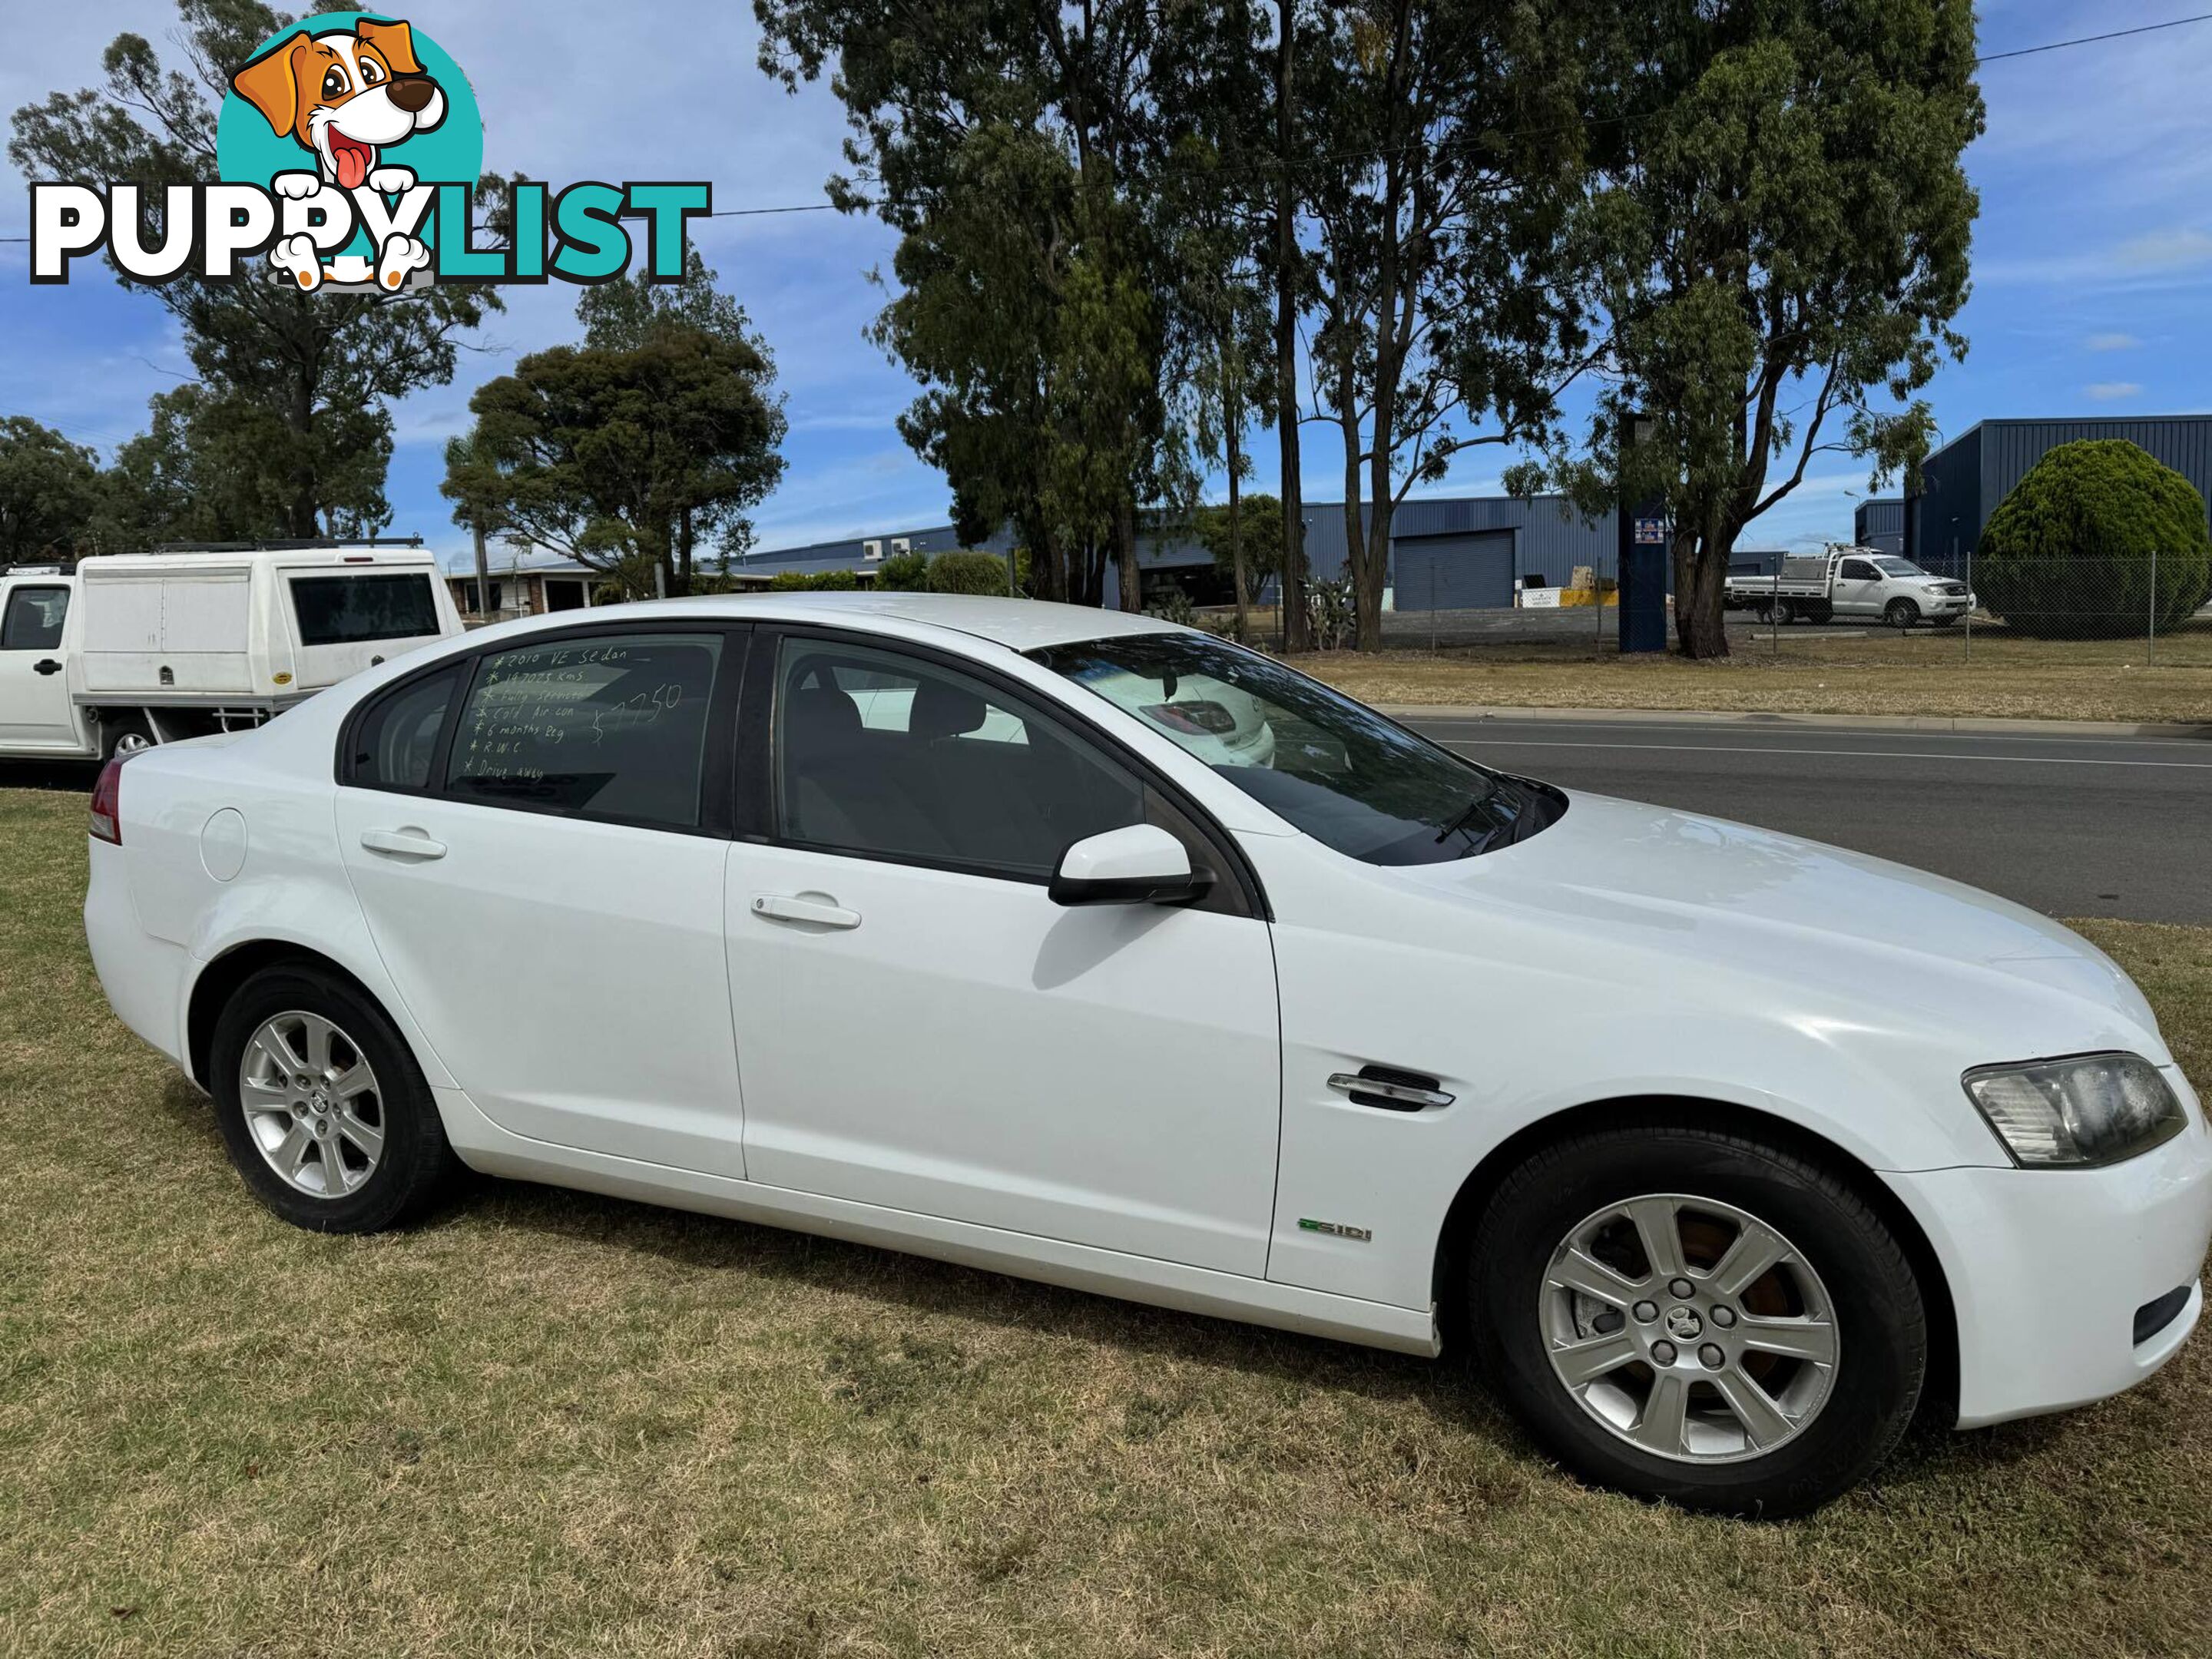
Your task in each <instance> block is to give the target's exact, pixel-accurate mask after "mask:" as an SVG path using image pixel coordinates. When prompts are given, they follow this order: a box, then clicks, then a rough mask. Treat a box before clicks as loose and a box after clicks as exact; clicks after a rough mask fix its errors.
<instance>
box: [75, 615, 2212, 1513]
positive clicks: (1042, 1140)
mask: <svg viewBox="0 0 2212 1659" xmlns="http://www.w3.org/2000/svg"><path fill="white" fill-rule="evenodd" d="M1232 703H1233V704H1234V705H1235V707H1233V708H1232V707H1230V706H1229V705H1231V704H1232ZM864 706H865V707H866V709H867V710H868V711H869V712H868V717H867V718H866V719H863V717H862V713H861V711H862V708H863V707H864ZM1255 711H1256V717H1257V718H1259V719H1261V720H1264V721H1265V723H1266V725H1267V728H1268V738H1267V741H1266V742H1265V743H1264V744H1263V743H1260V742H1257V741H1250V740H1248V741H1246V742H1243V743H1242V744H1227V743H1225V742H1224V741H1222V738H1221V733H1223V732H1242V731H1243V728H1244V727H1245V726H1249V724H1250V723H1251V720H1252V719H1253V718H1254V717H1255ZM92 826H93V827H92V834H93V841H92V845H91V853H92V881H91V889H90V894H89V896H88V899H87V901H86V906H85V921H86V927H87V931H88V933H89V935H90V939H91V944H92V950H93V955H94V959H95V961H96V962H97V963H98V966H99V969H100V977H101V979H102V981H104V982H105V984H106V989H107V994H108V996H109V998H110V1000H112V1003H113V1004H114V1006H115V1009H116V1011H117V1012H118V1014H120V1015H121V1016H122V1018H124V1019H125V1021H126V1022H127V1023H128V1024H130V1025H131V1028H132V1029H133V1030H136V1031H137V1032H138V1033H139V1034H140V1035H141V1036H143V1037H145V1038H146V1040H147V1041H149V1042H152V1043H153V1044H155V1046H156V1047H157V1048H161V1050H162V1051H163V1052H165V1053H166V1054H169V1055H171V1056H173V1058H174V1059H175V1060H176V1062H177V1063H178V1064H179V1066H182V1067H184V1068H185V1071H186V1072H187V1073H190V1075H191V1077H192V1078H193V1079H195V1080H197V1083H198V1084H199V1085H201V1086H202V1087H203V1088H204V1089H205V1090H206V1091H208V1092H209V1093H210V1094H211V1095H212V1096H213V1097H214V1098H215V1102H216V1109H217V1112H218V1114H219V1116H220V1121H221V1123H222V1133H223V1135H224V1137H225V1139H227V1141H228V1145H229V1147H230V1152H231V1155H232V1157H233V1158H234V1160H235V1161H236V1164H237V1166H238V1169H239V1170H240V1173H241V1174H242V1175H243V1176H244V1177H245V1179H246V1184H247V1185H248V1186H249V1187H251V1188H252V1189H253V1191H254V1192H255V1194H257V1195H258V1197H259V1198H260V1199H261V1200H263V1202H264V1203H265V1204H267V1205H268V1206H270V1208H271V1209H273V1210H275V1211H276V1212H277V1213H278V1214H279V1215H281V1216H283V1217H284V1218H286V1219H288V1220H290V1221H293V1222H295V1223H297V1224H299V1225H302V1226H306V1227H313V1228H319V1229H323V1230H325V1231H364V1230H368V1229H372V1228H379V1227H385V1226H388V1225H392V1224H393V1223H395V1222H398V1221H399V1220H401V1219H403V1218H405V1217H406V1216H408V1215H409V1214H410V1212H415V1211H416V1210H417V1209H418V1208H420V1206H422V1204H423V1203H424V1202H425V1200H427V1199H428V1197H429V1196H430V1195H431V1194H432V1193H433V1192H434V1190H435V1188H437V1186H438V1185H439V1183H440V1182H441V1180H442V1179H443V1178H444V1177H445V1176H447V1173H448V1172H449V1171H450V1170H452V1169H453V1166H454V1165H455V1164H456V1163H459V1164H466V1165H468V1166H470V1167H471V1168H474V1169H477V1170H486V1171H489V1172H491V1173H493V1174H495V1175H501V1176H520V1177H525V1178H528V1179H532V1180H538V1181H544V1182H555V1183H557V1184H561V1185H564V1186H569V1187H576V1188H588V1189H591V1190H594V1191H599V1192H605V1193H617V1194H625V1195H629V1196H633V1197H639V1198H647V1199H653V1200H659V1201H661V1202H664V1203H668V1204H673V1205H679V1206H684V1207H687V1208H690V1209H696V1210H702V1211H710V1212H716V1213H720V1214H724V1215H730V1216H738V1217H743V1218H746V1219H748V1220H754V1221H762V1222H768V1223H773V1224H775V1225H783V1226H789V1227H797V1228H802V1229H806V1230H809V1231H816V1232H822V1233H829V1234H835V1235H837V1236H839V1237H845V1238H851V1239H858V1240H863V1241H866V1242H869V1243H876V1244H881V1245H887V1246H890V1247H894V1248H896V1249H906V1250H913V1251H918V1252H921V1253H922V1254H925V1255H935V1256H941V1257H945V1258H947V1259H950V1260H954V1261H965V1262H971V1263H975V1264H979V1265H982V1266H987V1267H996V1268H1000V1269H1003V1270H1005V1271H1007V1272H1010V1273H1023V1274H1027V1275H1030V1276H1031V1277H1034V1278H1037V1279H1048V1280H1052V1281H1054V1282H1056V1283H1059V1284H1063V1285H1077V1286H1081V1287H1085V1288H1087V1289H1091V1290H1096V1291H1106V1292H1109V1293H1112V1294H1115V1295H1120V1296H1126V1297H1135V1298H1138V1299H1140V1300H1144V1301H1148V1302H1154V1303H1159V1304H1166V1305H1169V1306H1172V1307H1177V1308H1184V1309H1190V1310H1197V1311H1200V1312H1204V1313H1209V1314H1218V1315H1224V1316H1231V1317H1235V1318H1241V1319H1247V1320H1252V1321H1255V1322H1260V1323H1262V1324H1268V1325H1275V1326H1280V1327H1284V1328H1290V1329H1294V1330H1301V1331H1309V1332H1316V1333H1320V1334H1326V1335H1329V1336H1334V1337H1340V1338H1344V1339H1347V1340H1353V1341H1358V1342H1366V1343H1372V1344H1375V1345H1376V1346H1383V1347H1386V1348H1395V1349H1401V1350H1404V1351H1406V1352H1413V1353H1421V1354H1427V1353H1434V1352H1437V1351H1438V1348H1439V1346H1440V1332H1448V1331H1451V1330H1454V1329H1459V1330H1463V1331H1464V1332H1465V1333H1466V1334H1468V1337H1469V1338H1470V1339H1471V1340H1472V1341H1473V1343H1474V1345H1475V1347H1476V1349H1477V1350H1478V1352H1480V1355H1481V1357H1482V1358H1483V1359H1484V1360H1485V1362H1486V1366H1487V1368H1488V1370H1489V1371H1490V1374H1491V1375H1492V1376H1493V1377H1494V1378H1495V1380H1496V1383H1497V1385H1498V1388H1499V1389H1501V1390H1502V1392H1503V1393H1504V1395H1505V1397H1506V1398H1507V1399H1508V1400H1509V1401H1510V1403H1511V1404H1512V1406H1513V1407H1515V1409H1516V1411H1517V1412H1518V1413H1519V1414H1520V1415H1521V1417H1522V1419H1524V1420H1525V1421H1526V1423H1527V1424H1528V1427H1529V1428H1530V1430H1531V1431H1533V1432H1534V1433H1535V1434H1536V1435H1537V1436H1538V1437H1540V1438H1541V1441H1542V1442H1543V1443H1544V1444H1545V1445H1546V1446H1547V1447H1548V1448H1549V1449H1551V1450H1552V1451H1553V1452H1554V1453H1555V1454H1556V1455H1558V1456H1559V1458H1560V1459H1561V1460H1563V1461H1564V1462H1565V1463H1567V1464H1568V1465H1569V1466H1571V1468H1574V1469H1576V1470H1577V1471H1579V1472H1580V1473H1582V1474H1584V1475H1586V1476H1588V1477H1590V1478H1592V1479H1595V1480H1601V1481H1605V1482H1608V1483H1611V1484H1613V1485H1615V1486H1621V1487H1625V1488H1627V1489H1630V1490H1632V1491H1636V1492H1645V1493H1654V1494H1661V1495H1663V1496H1665V1497H1668V1498H1673V1499H1674V1500H1676V1501H1678V1502H1680V1503H1684V1504H1692V1505H1697V1506H1702V1507H1710V1508H1716V1509H1723V1510H1738V1511H1753V1512H1764V1513H1767V1514H1784V1513H1790V1512H1792V1511H1796V1510H1803V1509H1806V1508H1808V1507H1810V1506H1812V1505H1814V1504H1818V1503H1820V1501H1821V1500H1823V1499H1825V1498H1828V1497H1830V1496H1832V1494H1834V1493H1835V1492H1838V1491H1840V1490H1842V1489H1843V1488H1844V1487H1845V1486H1849V1485H1850V1483H1851V1482H1853V1481H1854V1480H1857V1479H1858V1478H1859V1477H1860V1476H1861V1475H1863V1474H1864V1473H1865V1472H1866V1471H1867V1470H1868V1469H1869V1468H1871V1467H1872V1466H1873V1465H1874V1464H1875V1462H1877V1461H1878V1460H1879V1459H1880V1458H1881V1457H1882V1456H1883V1455H1884V1454H1885V1453H1886V1452H1887V1450H1888V1449H1890V1447H1891V1446H1892V1445H1893V1443H1895V1441H1896V1439H1897V1437H1898V1436H1899V1433H1900V1432H1901V1431H1902V1430H1903V1429H1904V1428H1905V1425H1906V1422H1907V1419H1909V1418H1910V1417H1911V1415H1912V1414H1913V1413H1914V1411H1915V1409H1916V1407H1921V1406H1923V1405H1925V1406H1927V1407H1929V1408H1931V1409H1932V1410H1934V1411H1936V1412H1937V1413H1941V1414H1942V1416H1943V1417H1944V1418H1945V1419H1948V1420H1949V1421H1953V1422H1955V1423H1957V1424H1959V1425H1962V1426H1970V1425H1978V1424H1985V1423H1993V1422H1996V1421H1998V1420H2000V1419H2006V1418H2013V1417H2019V1416H2022V1415H2026V1414H2028V1413H2038V1412H2049V1411H2055V1410H2057V1409H2060V1408H2062V1407H2068V1406H2074V1405H2078V1404H2081V1403H2082V1402H2084V1401H2092V1400H2096V1399H2099V1398H2100V1397H2102V1396H2104V1395H2110V1394H2112V1393H2115V1392H2117V1391H2118V1390H2119V1389H2124V1388H2126V1387H2128V1386H2129V1385H2130V1384H2131V1383H2136V1382H2138V1381H2140V1380H2141V1379H2142V1378H2143V1377H2144V1376H2148V1375H2149V1374H2150V1373H2151V1372H2152V1371H2153V1370H2156V1369H2157V1368H2158V1367H2159V1366H2160V1364H2164V1363H2165V1362H2166V1359H2167V1358H2170V1357H2171V1356H2172V1353H2173V1352H2174V1351H2175V1349H2176V1348H2177V1347H2178V1346H2179V1345H2180V1344H2181V1342H2182V1340H2184V1339H2185V1337H2186V1335H2187V1334H2188V1333H2189V1332H2190V1330H2191V1328H2192V1327H2193V1326H2194V1325H2195V1323H2196V1322H2197V1316H2198V1314H2199V1311H2200V1310H2201V1307H2202V1304H2203V1296H2202V1292H2201V1291H2200V1289H2199V1288H2198V1285H2197V1273H2198V1268H2199V1265H2200V1262H2201V1261H2202V1259H2203V1255H2204V1250H2205V1245H2206V1239H2207V1235H2208V1232H2212V1178H2209V1177H2212V1140H2208V1137H2207V1133H2206V1127H2205V1124H2204V1121H2203V1115H2202V1110H2201V1108H2200V1107H2199V1105H2198V1103H2197V1099H2196V1097H2195V1096H2194V1094H2193V1093H2192V1092H2191V1088H2190V1085H2189V1084H2188V1082H2187V1081H2186V1079H2184V1078H2183V1076H2182V1074H2181V1073H2180V1071H2179V1068H2178V1067H2177V1066H2175V1064H2174V1060H2173V1057H2172V1054H2170V1053H2169V1052H2168V1050H2167V1048H2166V1043H2165V1042H2164V1041H2163V1040H2162V1039H2161V1038H2160V1035H2159V1031H2158V1027H2157V1024H2156V1022H2155V1020H2154V1018H2153V1017H2152V1014H2151V1012H2150V1010H2149V1008H2148V1006H2146V1005H2145V1003H2144V1001H2143V999H2142V996H2141V995H2140V994H2138V993H2137V992H2136V988H2135V987H2134V986H2133V985H2131V984H2130V982H2129V981H2128V980H2127V978H2126V976H2125V975H2123V974H2122V973H2121V972H2120V971H2119V970H2118V969H2117V968H2116V967H2115V966H2114V965H2113V964H2112V962H2110V961H2109V960H2107V959H2106V957H2104V956H2102V955H2101V954H2100V953H2099V952H2098V951H2095V950H2093V949H2092V948H2091V947H2090V946H2089V945H2087V944H2085V943H2083V942H2082V941H2081V939H2077V938H2075V936H2074V935H2073V934H2071V933H2068V932H2067V931H2066V930H2064V929H2063V928H2062V927H2057V926H2055V925H2053V924H2052V923H2051V922H2049V921H2045V920H2043V919H2042V918H2040V917H2039V916H2036V915H2033V914H2031V913H2029V912H2028V911H2026V910H2023V909H2021V908H2018V907H2017V906H2015V905H2012V904H2008V903H2006V902H2002V901H2000V900H1997V899H1995V898H1991V897H1989V896H1985V895H1983V894H1980V893H1977V892H1974V891H1972V890H1969V889H1966V888H1964V887H1960V886H1958V885H1955V884H1953V883H1950V882H1948V881H1942V880H1938V879H1936V878H1931V877H1928V876H1923V875H1918V874H1916V873H1914V872H1911V871H1908V870H1905V869H1902V868H1899V866H1894V865H1890V864H1885V863H1882V862H1881V861H1879V860H1874V859H1870V858H1863V857H1860V856H1858V855H1857V854H1850V853H1845V852H1840V851H1838V850H1836V849H1834V848H1826V847H1820V846H1815V845H1812V844H1809V843H1808V842H1802V841H1795V840H1791V839H1790V838H1788V837H1786V836H1777V835H1770V834H1766V833H1765V832H1763V831H1760V830H1757V829H1747V828H1745V827H1743V826H1741V825H1739V824H1734V823H1722V822H1719V821H1717V820H1714V819H1711V818H1705V817H1694V816H1692V815H1689V814H1686V813H1682V812H1675V811H1661V810H1658V809H1656V808H1651V807H1645V806H1638V805H1632V804H1630V803H1628V802H1626V801H1620V800H1612V799H1605V798H1603V797H1601V796H1596V795H1585V794H1570V793H1566V792H1564V791H1561V790H1559V789H1554V788H1552V787H1549V786H1547V785H1545V784H1541V783H1538V782H1534V781H1529V780H1528V779H1524V778H1519V777H1514V776H1511V775H1506V774H1503V773H1498V772H1494V771H1491V770H1488V769H1485V768H1483V767H1480V766H1476V765H1474V764H1471V763H1468V762H1466V761H1463V760H1461V759H1459V758H1457V757H1455V756H1453V755H1451V754H1449V753H1447V752H1445V751H1444V750H1441V749H1439V748H1437V747H1436V746H1434V745H1432V744H1429V743H1428V742H1426V741H1425V740H1424V739H1422V738H1419V737H1417V736H1415V735H1413V733H1411V732H1407V731H1406V730H1405V729H1403V728H1402V727H1401V726H1396V725H1394V724H1392V723H1391V722H1390V721H1389V720H1385V719H1383V717H1381V716H1380V715H1377V714H1374V713H1372V712H1370V711H1369V710H1368V709H1366V708H1362V707H1361V706H1360V705H1358V704H1357V703H1355V702H1351V701H1349V700H1348V699H1346V698H1345V697H1343V696H1340V695H1338V694H1337V693H1335V692H1334V691H1331V690H1328V689H1327V688H1326V687H1323V686H1322V685H1319V684H1316V683H1315V682H1313V681H1311V680H1309V679H1306V678H1304V677H1302V676H1300V675H1299V674H1297V673H1296V672H1293V671H1291V670H1290V669H1288V668H1286V667H1285V666H1283V665H1280V664H1279V663H1276V662H1273V661H1272V660H1270V659H1267V658H1266V657H1264V656H1262V655H1260V654H1258V653H1254V652H1250V651H1247V650H1244V649H1242V648H1240V647H1236V646H1234V645H1231V644H1228V643H1225V642H1224V641H1218V640H1216V639H1213V638H1211V637H1209V636H1208V635H1205V634H1202V633H1198V632H1194V631H1193V630H1190V629H1182V628H1177V627H1174V626H1171V625H1170V624H1167V623H1158V622H1154V621H1152V620H1148V619H1145V618H1140V617H1124V616H1118V615H1112V614H1106V613H1102V612H1099V611H1090V610H1081V609H1075V608H1072V607H1066V606H1059V605H1042V604H1031V603H1026V602H1018V601H1012V600H991V599H948V598H923V597H917V596H908V595H882V596H869V595H841V596H835V597H829V596H806V597H799V598H783V597H767V598H747V599H701V600H687V601H678V602H671V603H662V604H657V605H646V606H633V607H624V608H617V609H611V610H605V611H593V612H592V613H590V614H589V615H588V616H578V615H576V614H575V613H567V614H563V615H559V616H554V617H541V618H537V619H534V620H532V621H529V622H525V623H513V624H509V625H507V626H504V627H500V628H495V629H489V630H487V631H485V632H483V633H479V634H476V635H470V636H468V637H466V638H465V639H457V640H453V641H447V642H445V643H444V644H442V645H439V646H434V647H428V648H426V649H423V650H420V651H417V652H416V653H413V654H410V655H409V656H407V657H405V658H404V659H400V660H397V661H394V662H392V663H388V664H386V665H384V666H383V667H382V668H380V669H377V670H372V671H369V672H368V673H366V674H363V675H361V676H360V677H358V678H356V679H354V680H351V681H349V682H348V683H347V684H345V685H343V686H342V687H340V688H339V689H337V690H333V691H330V692H326V693H325V694H323V695H322V696H319V697H317V698H315V699H314V700H313V701H312V702H308V703H307V704H305V705H303V706H301V707H300V708H295V709H294V710H293V711H291V712H290V713H288V714H285V715H284V716H283V718H281V719H279V720H276V721H274V722H272V723H270V725H268V726H264V727H262V728H261V729H260V730H258V731H256V732H251V733H248V734H246V735H242V736H235V737H224V738H206V739H202V740H200V741H198V742H195V743H189V744H177V745H173V746H169V747H165V748H161V749H158V750H153V751H150V752H149V753H146V754H143V755H140V756H138V757H135V758H133V759H131V761H130V762H129V763H128V764H127V765H121V764H118V765H117V766H113V767H111V768H110V769H108V770H107V771H106V773H105V774H103V775H102V777H101V779H100V785H99V787H98V790H97V793H96V794H95V796H94V805H93V820H92Z"/></svg>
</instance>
